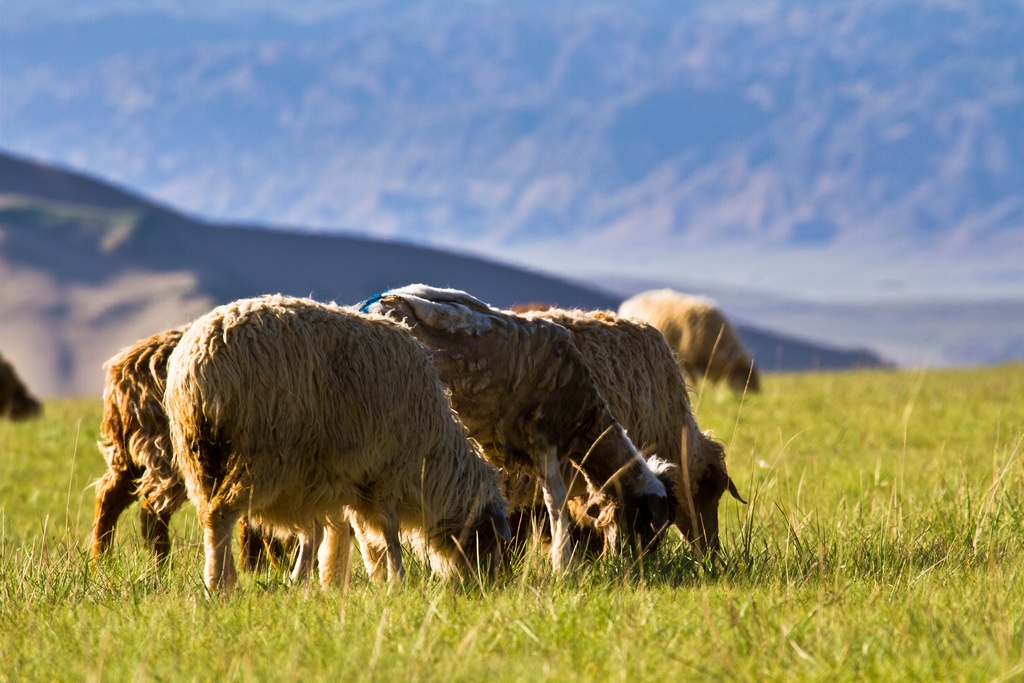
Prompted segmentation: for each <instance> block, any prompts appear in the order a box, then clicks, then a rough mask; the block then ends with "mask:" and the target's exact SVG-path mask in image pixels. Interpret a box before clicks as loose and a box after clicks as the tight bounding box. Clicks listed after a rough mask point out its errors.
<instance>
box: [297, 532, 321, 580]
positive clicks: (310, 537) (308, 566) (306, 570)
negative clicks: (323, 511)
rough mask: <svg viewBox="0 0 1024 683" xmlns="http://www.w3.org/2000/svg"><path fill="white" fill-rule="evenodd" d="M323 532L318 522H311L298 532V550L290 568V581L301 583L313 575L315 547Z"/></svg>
mask: <svg viewBox="0 0 1024 683" xmlns="http://www.w3.org/2000/svg"><path fill="white" fill-rule="evenodd" d="M323 537H324V533H323V530H322V529H321V527H320V525H319V524H316V523H314V524H311V525H310V526H309V527H308V528H306V529H303V530H302V531H300V532H299V552H298V553H297V554H296V556H295V566H294V567H293V568H292V574H291V581H292V583H301V582H304V581H305V580H306V579H308V578H309V577H310V576H312V575H313V563H314V562H315V553H316V552H317V548H318V547H319V546H320V545H321V543H322V542H323Z"/></svg>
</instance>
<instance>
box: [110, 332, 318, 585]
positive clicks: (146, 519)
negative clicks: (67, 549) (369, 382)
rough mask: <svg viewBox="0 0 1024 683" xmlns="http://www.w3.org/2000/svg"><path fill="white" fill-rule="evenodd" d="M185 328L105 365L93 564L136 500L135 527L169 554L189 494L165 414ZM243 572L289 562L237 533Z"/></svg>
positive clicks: (254, 533) (274, 544) (303, 568)
mask: <svg viewBox="0 0 1024 683" xmlns="http://www.w3.org/2000/svg"><path fill="white" fill-rule="evenodd" d="M186 329H188V326H184V327H179V328H176V329H171V330H167V331H165V332H160V333H158V334H154V335H152V336H151V337H147V338H146V339H142V340H140V341H138V342H136V343H135V344H132V345H131V346H128V347H125V348H124V349H122V350H121V351H119V352H118V353H117V354H116V355H114V356H113V357H112V358H110V359H109V360H108V361H107V362H106V363H104V364H103V369H104V370H105V371H106V383H105V385H104V388H103V420H102V422H101V424H100V437H101V438H100V440H99V442H98V443H97V445H98V446H99V448H100V451H101V452H102V453H103V457H104V459H105V460H106V462H107V472H106V474H104V475H103V477H102V478H101V479H100V480H99V481H98V482H96V512H95V515H94V518H93V530H92V556H93V557H94V558H98V557H99V556H100V555H102V554H103V553H104V552H105V551H106V550H107V549H108V548H109V547H110V544H111V542H112V541H113V538H114V528H115V526H116V524H117V520H118V518H119V517H120V516H121V514H122V513H123V512H124V510H125V509H127V507H128V506H129V505H131V504H132V502H133V501H134V500H135V499H136V498H138V499H139V500H140V501H141V502H140V508H139V522H140V524H139V526H140V530H141V532H142V535H143V538H144V539H145V540H146V542H147V543H148V545H149V547H150V549H151V550H152V551H153V554H154V556H155V557H156V558H157V560H158V561H159V562H161V563H162V562H163V561H164V560H166V559H167V555H168V553H169V552H170V550H171V539H170V529H169V526H168V525H169V524H170V520H171V516H172V515H173V514H174V513H175V512H176V511H177V510H178V509H179V508H180V507H181V505H182V503H184V502H185V499H186V498H187V494H186V491H185V484H184V482H183V481H182V479H181V474H180V473H179V472H178V469H177V467H176V466H175V465H174V463H173V462H172V455H171V447H170V446H171V444H170V433H169V426H168V424H167V414H166V413H165V412H164V407H163V397H164V385H165V382H166V378H167V359H168V357H169V356H170V355H171V352H172V351H173V350H174V348H175V347H176V346H177V344H178V341H179V340H180V339H181V336H182V334H184V332H185V330H186ZM241 527H242V529H241V537H242V547H243V549H244V551H243V556H244V558H245V561H244V562H243V566H245V567H246V568H247V569H252V568H255V567H256V566H257V565H258V564H259V563H261V562H262V561H263V559H264V557H266V556H269V558H270V559H271V560H272V561H273V560H276V559H277V558H279V557H282V556H283V555H285V554H286V551H285V549H284V547H283V546H282V545H281V543H280V541H279V540H278V539H273V538H269V537H268V536H267V535H266V533H265V532H263V533H261V530H257V529H252V528H251V527H250V525H248V524H245V520H243V523H242V525H241ZM299 555H300V560H299V561H298V562H297V563H296V572H295V573H294V578H296V579H298V578H302V577H304V576H305V575H306V574H308V573H309V572H310V570H311V567H312V558H311V557H310V554H309V552H308V551H307V552H306V553H305V554H303V553H301V552H300V554H299Z"/></svg>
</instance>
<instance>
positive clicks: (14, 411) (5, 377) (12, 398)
mask: <svg viewBox="0 0 1024 683" xmlns="http://www.w3.org/2000/svg"><path fill="white" fill-rule="evenodd" d="M42 412H43V405H42V404H41V403H40V402H39V401H38V400H37V399H36V398H35V397H34V396H32V394H30V393H29V391H28V388H27V387H26V386H25V383H24V382H22V381H21V378H20V377H18V373H17V372H15V371H14V366H13V365H11V364H10V362H8V361H7V359H6V358H4V357H3V355H0V418H2V417H6V418H9V419H11V420H25V419H28V418H31V417H36V416H38V415H39V414H40V413H42Z"/></svg>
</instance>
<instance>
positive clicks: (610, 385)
mask: <svg viewBox="0 0 1024 683" xmlns="http://www.w3.org/2000/svg"><path fill="white" fill-rule="evenodd" d="M523 317H525V318H527V319H538V318H541V319H544V320H549V321H551V322H554V323H557V324H558V325H561V326H562V327H564V328H565V329H567V330H569V332H570V333H571V334H572V341H573V344H574V345H575V346H576V348H577V349H578V350H579V352H580V354H581V355H582V356H583V359H584V360H585V361H586V363H587V365H588V367H589V368H590V372H591V374H592V375H593V377H594V381H595V382H596V384H597V387H598V389H599V390H600V392H601V395H602V396H603V397H604V399H605V400H606V401H607V402H608V407H609V408H610V409H611V412H612V415H614V416H615V418H616V419H617V420H618V421H619V422H620V423H621V424H622V426H623V427H624V428H625V430H626V433H628V434H629V437H630V439H631V440H632V441H633V443H634V444H635V445H636V447H637V448H639V449H640V450H641V452H642V453H657V454H658V455H659V457H661V458H663V459H665V460H667V461H669V462H671V463H674V464H678V465H680V466H681V465H682V464H683V463H684V461H685V462H686V467H685V468H684V467H680V475H681V476H680V477H679V479H678V480H677V485H676V486H670V487H669V493H670V494H672V495H671V499H672V501H673V504H674V507H675V521H676V526H677V527H678V528H679V530H680V531H681V532H682V534H683V536H684V537H686V538H687V539H689V540H690V541H691V542H693V543H694V544H695V545H696V547H697V548H698V550H699V551H700V552H705V551H711V552H712V553H713V552H715V551H717V550H718V547H719V541H718V504H719V500H720V499H721V497H722V495H723V493H725V491H726V490H728V491H729V492H730V493H731V494H732V495H733V497H735V498H736V499H737V500H740V501H741V502H745V501H743V499H742V498H741V497H740V496H739V493H738V492H737V491H736V486H735V484H733V482H732V479H730V478H729V475H728V473H727V472H726V468H725V451H724V449H723V448H722V445H721V444H720V443H718V442H717V441H715V440H714V439H712V438H711V437H710V434H704V433H701V431H700V429H699V428H698V426H697V421H696V419H695V417H694V415H693V410H692V407H691V405H690V399H689V396H688V394H687V387H686V382H685V381H684V379H683V376H682V373H681V372H680V370H679V366H678V365H677V363H676V359H675V356H674V355H673V353H672V349H670V348H669V345H668V343H667V342H666V341H665V337H664V336H663V335H662V334H661V332H659V331H658V330H657V329H656V328H655V327H654V326H652V325H649V324H647V323H645V322H643V321H640V320H627V319H625V318H621V317H619V316H617V315H615V314H614V313H611V312H610V311H579V310H562V309H548V310H544V311H539V312H538V311H534V312H528V313H524V314H523Z"/></svg>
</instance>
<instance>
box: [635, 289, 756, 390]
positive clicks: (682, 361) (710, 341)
mask: <svg viewBox="0 0 1024 683" xmlns="http://www.w3.org/2000/svg"><path fill="white" fill-rule="evenodd" d="M619 315H620V316H622V317H623V318H637V319H639V320H644V321H646V322H649V323H650V324H652V325H654V326H655V327H656V328H658V329H659V330H661V333H662V334H664V335H665V339H666V340H667V341H668V345H669V346H670V347H671V348H672V350H673V351H674V352H675V353H676V356H677V357H678V359H679V365H680V367H681V368H682V369H683V372H685V373H686V374H687V375H688V376H689V377H690V381H691V382H692V383H693V385H694V386H699V383H700V382H701V381H702V380H703V379H704V378H707V379H708V380H710V381H712V382H720V381H725V382H727V383H728V385H729V387H730V388H732V389H733V390H734V391H739V392H742V391H754V392H756V391H760V389H761V379H760V376H759V374H758V371H757V368H756V367H754V361H753V360H752V359H751V357H750V354H749V353H748V352H747V350H746V349H745V348H744V347H743V343H742V342H741V341H740V337H739V334H738V333H737V332H736V329H735V328H734V327H733V326H732V324H731V323H730V322H729V321H728V320H727V319H726V317H725V315H724V314H723V313H722V311H721V310H720V309H719V308H718V306H716V305H715V303H714V302H713V301H711V300H710V299H705V298H703V297H697V296H689V295H687V294H680V293H679V292H676V291H673V290H671V289H657V290H650V291H647V292H641V293H640V294H637V295H636V296H633V297H630V298H629V299H626V300H625V301H623V302H622V304H621V305H620V306H619Z"/></svg>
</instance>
